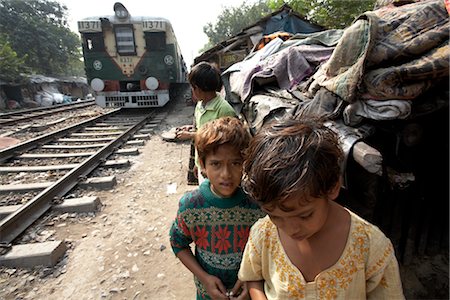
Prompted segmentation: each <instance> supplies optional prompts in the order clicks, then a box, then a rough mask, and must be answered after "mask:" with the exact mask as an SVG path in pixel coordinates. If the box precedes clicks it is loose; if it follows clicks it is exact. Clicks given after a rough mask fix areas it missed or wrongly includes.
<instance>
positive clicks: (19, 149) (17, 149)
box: [0, 108, 120, 163]
mask: <svg viewBox="0 0 450 300" xmlns="http://www.w3.org/2000/svg"><path fill="white" fill-rule="evenodd" d="M118 111H120V108H118V109H116V110H112V111H110V112H108V113H106V114H103V115H101V116H97V117H94V118H91V119H88V120H86V121H83V122H80V123H77V124H75V125H72V126H70V127H66V128H63V129H60V130H57V131H54V132H50V133H48V134H44V135H41V136H39V137H37V138H34V139H31V140H28V141H25V142H23V143H20V144H17V145H14V146H11V147H8V148H6V149H2V150H0V163H1V162H4V161H5V160H7V159H10V158H11V157H14V156H16V155H18V154H19V153H23V152H25V151H28V150H30V149H33V148H36V147H37V146H39V145H42V144H45V143H47V142H50V141H52V140H54V139H57V138H59V137H61V136H64V135H66V134H68V133H69V132H71V131H73V130H76V129H77V128H79V127H82V126H86V125H88V124H89V123H92V122H95V121H97V120H101V119H102V118H105V117H107V116H110V115H114V114H115V113H117V112H118Z"/></svg>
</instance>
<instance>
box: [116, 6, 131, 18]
mask: <svg viewBox="0 0 450 300" xmlns="http://www.w3.org/2000/svg"><path fill="white" fill-rule="evenodd" d="M114 12H115V14H116V17H118V18H119V19H126V18H128V10H127V9H126V8H125V6H123V4H122V3H119V2H116V3H115V4H114Z"/></svg>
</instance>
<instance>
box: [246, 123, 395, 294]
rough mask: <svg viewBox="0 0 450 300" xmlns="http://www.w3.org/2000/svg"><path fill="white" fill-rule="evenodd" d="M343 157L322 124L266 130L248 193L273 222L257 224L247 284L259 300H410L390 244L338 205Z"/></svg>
mask: <svg viewBox="0 0 450 300" xmlns="http://www.w3.org/2000/svg"><path fill="white" fill-rule="evenodd" d="M342 159H343V153H342V150H341V148H340V146H339V143H338V138H337V136H336V134H335V133H334V132H333V131H332V130H331V129H329V128H328V127H326V126H325V125H324V124H323V122H322V121H320V120H317V119H308V120H306V119H305V120H301V121H300V120H284V121H281V122H280V121H278V122H274V123H271V124H268V126H265V127H264V128H262V129H261V130H260V132H258V133H257V134H256V135H255V136H254V138H253V140H252V141H251V143H250V146H249V149H248V152H247V157H246V161H245V163H244V180H243V187H244V189H245V191H246V192H247V193H248V194H249V195H250V197H252V198H253V199H255V200H256V201H257V202H258V203H259V205H260V206H261V208H262V210H263V211H265V212H266V213H267V214H268V215H267V216H266V217H265V218H263V219H260V220H259V221H258V222H257V223H255V224H254V225H253V227H252V228H251V231H250V237H249V240H248V243H247V245H246V247H245V250H244V255H243V258H242V262H241V267H240V270H239V274H238V276H239V279H240V280H241V281H246V282H247V287H248V289H249V293H250V296H251V298H252V299H253V300H255V299H366V298H369V299H370V298H372V299H404V296H403V291H402V284H401V280H400V275H399V270H398V263H397V259H396V257H395V253H394V250H393V247H392V244H391V242H390V240H389V239H388V238H387V237H386V236H385V235H384V234H383V233H382V232H381V231H380V230H379V229H378V228H377V227H376V226H374V225H372V224H370V223H368V222H367V221H365V220H364V219H362V218H360V217H359V216H357V215H356V214H354V213H353V212H351V211H349V210H347V209H346V208H344V207H342V206H341V205H339V204H337V203H336V202H334V200H335V199H336V198H337V196H338V194H339V190H340V185H341V182H340V170H341V163H342Z"/></svg>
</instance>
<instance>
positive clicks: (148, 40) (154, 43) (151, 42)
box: [145, 31, 166, 51]
mask: <svg viewBox="0 0 450 300" xmlns="http://www.w3.org/2000/svg"><path fill="white" fill-rule="evenodd" d="M145 46H146V47H147V50H153V51H163V50H166V33H165V32H164V31H162V32H146V33H145Z"/></svg>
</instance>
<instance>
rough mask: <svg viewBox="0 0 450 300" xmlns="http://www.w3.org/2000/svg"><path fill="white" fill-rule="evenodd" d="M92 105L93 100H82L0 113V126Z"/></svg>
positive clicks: (93, 103)
mask: <svg viewBox="0 0 450 300" xmlns="http://www.w3.org/2000/svg"><path fill="white" fill-rule="evenodd" d="M94 105H95V101H94V100H83V101H79V102H72V103H69V104H59V105H54V106H50V107H38V108H31V109H24V110H19V111H14V112H8V113H2V114H0V126H1V127H3V126H6V125H14V124H17V123H19V122H24V121H28V120H31V119H35V118H40V117H44V116H48V115H52V114H55V113H58V112H63V111H68V110H74V109H80V108H85V107H89V106H94Z"/></svg>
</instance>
